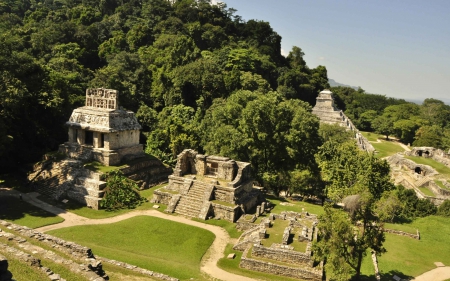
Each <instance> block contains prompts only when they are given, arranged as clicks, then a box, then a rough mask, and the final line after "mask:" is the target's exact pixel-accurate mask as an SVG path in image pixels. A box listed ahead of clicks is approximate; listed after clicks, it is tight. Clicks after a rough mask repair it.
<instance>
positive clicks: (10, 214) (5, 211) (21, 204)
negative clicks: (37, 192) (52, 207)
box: [0, 192, 64, 228]
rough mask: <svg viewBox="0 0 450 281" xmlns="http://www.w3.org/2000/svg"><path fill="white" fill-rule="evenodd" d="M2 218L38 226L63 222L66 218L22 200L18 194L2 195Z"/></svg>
mask: <svg viewBox="0 0 450 281" xmlns="http://www.w3.org/2000/svg"><path fill="white" fill-rule="evenodd" d="M0 219H2V220H6V221H10V222H14V223H16V224H19V225H24V226H28V227H31V228H37V227H41V226H45V225H49V224H55V223H60V222H63V221H64V219H63V218H61V217H58V216H57V215H54V214H52V213H49V212H47V211H44V210H42V209H40V208H38V207H35V206H33V205H31V204H28V203H27V202H25V201H23V200H20V199H19V198H18V197H16V196H9V195H8V196H1V192H0Z"/></svg>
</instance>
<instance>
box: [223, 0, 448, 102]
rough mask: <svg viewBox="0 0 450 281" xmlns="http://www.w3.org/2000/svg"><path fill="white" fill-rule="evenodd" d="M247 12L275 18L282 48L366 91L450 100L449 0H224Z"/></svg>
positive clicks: (273, 22)
mask: <svg viewBox="0 0 450 281" xmlns="http://www.w3.org/2000/svg"><path fill="white" fill-rule="evenodd" d="M222 2H225V3H226V4H227V6H228V8H235V9H236V10H237V12H236V14H237V15H240V16H241V17H242V18H243V19H244V20H250V19H257V20H263V21H267V22H270V25H271V26H272V28H273V29H274V30H275V31H276V32H277V33H278V34H279V35H281V36H282V38H283V39H282V43H281V45H282V49H283V54H285V55H287V54H288V53H289V51H290V50H291V49H292V46H298V47H300V48H302V50H303V52H304V53H305V60H306V62H307V64H308V66H309V67H316V66H317V65H324V66H326V68H327V70H328V77H329V78H332V79H334V80H336V81H337V82H339V83H343V84H348V85H352V86H361V87H362V88H363V89H364V90H366V92H368V93H374V94H382V95H386V96H390V97H397V98H405V99H422V100H423V99H424V98H430V97H432V98H437V99H441V100H446V101H447V102H450V1H448V0H432V1H426V0H423V1H415V0H408V1H404V0H390V1H386V0H377V1H356V0H354V1H346V0H339V1H335V0H334V1H332V0H311V1H304V0H278V1H275V0H271V1H270V0H225V1H222Z"/></svg>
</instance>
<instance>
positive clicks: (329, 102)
mask: <svg viewBox="0 0 450 281" xmlns="http://www.w3.org/2000/svg"><path fill="white" fill-rule="evenodd" d="M312 113H313V114H315V115H317V116H318V117H319V119H320V122H321V123H326V124H339V125H340V126H342V127H345V128H346V129H347V130H350V131H352V132H353V133H354V134H355V139H356V143H357V144H358V146H359V147H360V148H361V149H362V150H365V151H367V152H373V151H375V148H373V146H372V144H370V142H369V141H368V140H367V139H366V138H365V137H364V136H363V135H362V134H361V133H360V132H359V130H358V129H357V128H356V127H355V125H353V123H352V121H351V120H350V119H349V118H348V117H347V116H346V115H345V114H344V112H342V110H339V109H338V108H337V107H336V105H335V104H334V98H333V92H331V91H330V90H328V89H325V90H323V91H322V92H320V93H319V96H317V99H316V105H315V106H314V108H313V109H312Z"/></svg>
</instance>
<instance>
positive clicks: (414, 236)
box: [383, 228, 420, 240]
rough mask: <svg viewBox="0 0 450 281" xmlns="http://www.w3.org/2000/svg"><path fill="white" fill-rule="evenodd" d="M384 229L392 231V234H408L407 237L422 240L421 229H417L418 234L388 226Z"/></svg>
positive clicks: (388, 231)
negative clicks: (388, 227)
mask: <svg viewBox="0 0 450 281" xmlns="http://www.w3.org/2000/svg"><path fill="white" fill-rule="evenodd" d="M383 231H384V232H387V233H392V234H395V235H400V236H406V237H410V238H413V239H417V240H420V233H419V230H417V233H416V234H412V233H409V232H404V231H401V230H395V229H387V228H385V229H384V230H383Z"/></svg>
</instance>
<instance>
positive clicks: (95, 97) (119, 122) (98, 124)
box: [66, 88, 141, 133]
mask: <svg viewBox="0 0 450 281" xmlns="http://www.w3.org/2000/svg"><path fill="white" fill-rule="evenodd" d="M118 99H119V93H118V91H116V90H111V89H103V88H98V89H87V90H86V105H85V106H83V107H79V108H77V109H75V110H74V111H73V112H72V115H71V116H70V119H69V121H67V122H66V125H68V126H73V127H78V128H81V129H86V130H90V131H96V132H105V133H108V132H118V131H125V130H140V129H141V125H139V123H138V121H137V119H136V116H135V115H134V113H133V112H132V111H128V110H124V109H121V108H119V106H118V105H119V103H118Z"/></svg>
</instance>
